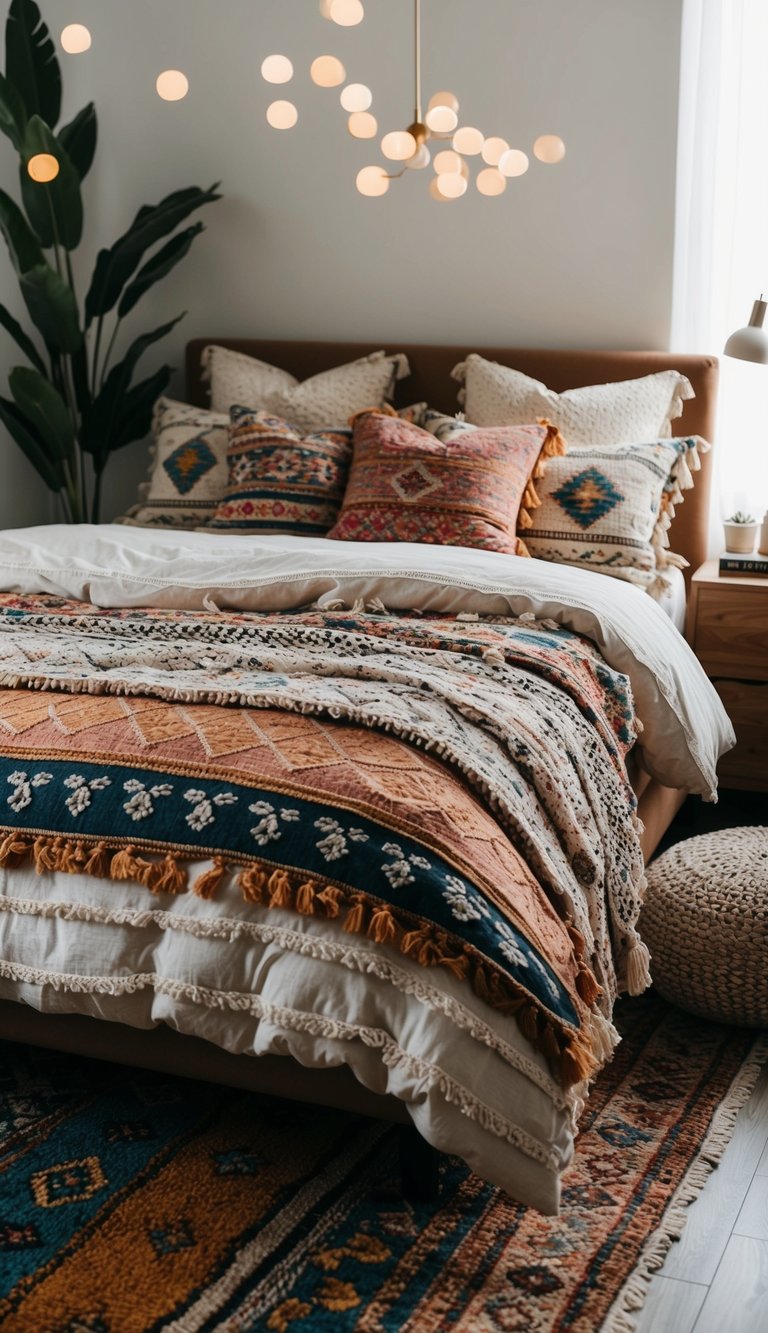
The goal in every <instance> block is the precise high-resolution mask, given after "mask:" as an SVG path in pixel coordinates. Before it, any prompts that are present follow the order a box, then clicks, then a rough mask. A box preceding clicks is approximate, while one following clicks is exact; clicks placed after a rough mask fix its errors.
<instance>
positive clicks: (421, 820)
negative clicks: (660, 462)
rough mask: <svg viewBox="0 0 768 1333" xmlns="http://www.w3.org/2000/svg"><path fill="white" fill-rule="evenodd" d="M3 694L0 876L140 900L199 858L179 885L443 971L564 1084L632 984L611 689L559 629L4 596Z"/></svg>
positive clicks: (636, 956) (636, 953) (616, 708)
mask: <svg viewBox="0 0 768 1333" xmlns="http://www.w3.org/2000/svg"><path fill="white" fill-rule="evenodd" d="M0 687H2V688H0V788H2V796H0V830H1V831H2V833H3V835H4V836H3V837H2V842H1V843H0V865H5V866H8V867H11V868H12V867H13V866H14V865H17V864H20V863H21V862H22V861H24V860H26V859H29V858H33V859H34V861H35V864H36V866H37V868H38V869H39V870H40V871H41V872H42V871H44V870H46V869H57V870H63V871H71V872H73V873H87V874H93V875H97V876H102V877H105V878H110V879H112V880H115V881H120V880H127V879H131V880H138V881H140V882H142V883H144V884H145V885H146V887H147V889H148V890H149V891H151V892H154V893H158V894H160V893H178V892H183V891H184V890H185V889H187V887H188V874H187V869H186V864H185V863H186V862H187V861H190V860H200V859H201V857H210V858H211V867H210V869H209V870H207V871H206V872H205V873H204V874H203V875H201V876H200V877H199V878H198V879H197V881H196V882H195V883H194V884H193V885H192V886H191V888H192V889H193V890H194V891H195V892H197V893H199V894H201V895H202V896H208V897H209V896H212V895H214V894H218V893H222V892H237V890H238V889H239V893H240V896H241V900H242V902H243V910H244V911H247V910H248V904H254V903H259V904H262V905H264V906H266V907H273V908H283V909H288V910H293V911H296V912H300V913H305V914H312V915H314V916H316V917H318V918H322V917H324V916H325V917H329V918H341V919H343V923H344V928H345V930H347V931H349V932H350V933H352V934H354V933H360V932H364V933H366V934H367V935H368V936H369V937H370V938H371V939H373V940H375V941H376V942H377V943H378V944H380V945H382V946H383V947H385V948H396V949H400V950H402V951H403V952H405V953H407V954H408V955H409V956H411V957H413V958H416V959H417V960H418V961H419V963H421V964H423V965H424V966H443V967H448V968H450V969H451V970H452V971H453V972H454V974H455V975H457V976H458V977H460V978H462V979H465V980H466V982H467V984H469V985H471V986H472V987H473V988H474V989H475V991H476V992H477V993H478V994H479V995H481V996H482V997H483V998H484V999H486V1000H487V1001H488V1002H489V1003H490V1004H491V1005H493V1006H495V1007H497V1008H499V1009H502V1010H504V1011H506V1012H510V1013H514V1014H515V1015H516V1017H517V1021H518V1023H519V1024H520V1027H521V1028H522V1030H523V1032H524V1033H525V1035H526V1036H527V1037H528V1038H529V1039H530V1040H531V1041H532V1042H533V1043H534V1045H535V1046H537V1047H538V1048H539V1049H540V1050H542V1051H544V1052H545V1054H546V1055H547V1057H548V1058H549V1059H550V1061H551V1063H552V1065H553V1067H554V1068H555V1069H556V1070H557V1072H558V1073H559V1075H560V1077H561V1079H562V1082H563V1084H564V1085H565V1086H569V1085H571V1084H572V1083H575V1082H578V1081H581V1080H582V1079H583V1078H585V1077H587V1076H589V1075H590V1074H591V1073H592V1072H593V1071H594V1069H595V1068H596V1066H597V1065H598V1064H599V1063H600V1061H601V1059H602V1058H603V1057H604V1056H605V1055H606V1054H607V1053H608V1050H609V1049H610V1045H611V1037H612V1034H611V1033H610V1032H609V1031H608V1030H607V1028H606V1024H605V1022H604V1021H602V1020H601V1019H600V1017H599V1013H598V1009H597V1005H596V1001H597V1000H598V999H600V1000H601V1007H602V1011H603V1013H604V1014H606V1015H609V1014H610V1002H611V1000H612V998H613V996H614V995H615V993H616V990H617V988H627V987H628V988H629V989H631V990H632V991H637V990H640V989H642V987H643V986H644V985H645V984H647V979H648V978H647V954H646V952H645V950H644V947H643V946H642V945H641V944H640V942H639V940H638V938H637V935H636V931H635V920H636V916H637V913H638V910H639V891H640V887H641V883H642V856H641V853H640V848H639V842H638V837H637V828H636V825H637V821H636V817H635V815H634V796H633V794H632V791H631V788H630V786H629V784H628V781H627V777H626V772H625V767H624V756H625V754H626V750H627V749H628V747H629V746H630V745H631V743H632V741H633V740H634V738H635V724H634V719H633V709H632V702H631V698H630V694H629V688H628V683H627V681H626V679H625V678H624V677H623V676H621V675H619V674H618V673H616V672H614V671H612V670H610V669H609V668H608V667H607V666H606V664H605V662H604V661H603V660H602V659H601V658H600V656H599V654H598V652H597V651H596V649H595V648H594V646H593V645H592V644H591V643H590V642H588V641H587V640H585V639H583V638H581V637H580V636H578V635H576V634H574V633H572V632H571V631H569V630H565V629H563V628H559V627H557V626H554V625H553V624H552V623H551V622H537V621H535V620H533V618H526V617H521V618H520V619H504V620H498V619H494V620H483V621H479V620H477V619H475V618H461V617H459V618H453V617H439V616H432V615H418V614H406V615H398V616H390V615H387V614H386V613H385V612H384V610H383V608H381V607H378V608H374V609H373V611H371V610H370V609H369V610H368V611H366V610H365V609H364V608H358V607H356V608H355V609H354V611H353V612H351V613H350V612H347V611H344V610H339V611H330V612H329V611H327V610H325V611H324V612H322V613H321V612H319V611H317V610H309V611H300V612H294V613H281V614H275V615H270V614H255V613H232V612H228V613H225V614H222V613H219V612H217V611H216V610H212V611H210V612H186V611H185V612H182V611H155V610H148V611H136V610H122V611H104V610H99V609H97V608H95V607H92V606H88V605H85V604H83V603H79V602H68V601H63V600H61V599H57V598H54V597H47V596H37V597H27V598H19V597H14V596H11V595H6V596H3V597H2V598H0ZM433 755H436V756H438V757H439V758H438V759H435V758H433V757H432V756H433ZM235 885H236V886H237V889H236V888H235ZM601 992H602V994H601Z"/></svg>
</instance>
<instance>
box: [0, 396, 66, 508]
mask: <svg viewBox="0 0 768 1333" xmlns="http://www.w3.org/2000/svg"><path fill="white" fill-rule="evenodd" d="M0 421H2V422H3V425H4V426H5V428H6V430H7V431H8V432H9V434H10V435H11V437H12V438H13V439H14V440H15V442H16V444H18V446H19V448H20V449H21V450H22V451H23V452H24V454H25V455H26V457H27V458H28V459H29V461H30V463H31V464H32V466H33V468H34V469H35V471H36V472H39V474H40V476H41V477H42V479H43V481H44V482H45V484H46V486H47V487H48V489H49V490H51V491H60V490H61V489H62V487H63V486H64V474H63V470H62V466H61V462H60V460H59V459H58V458H51V457H50V456H49V454H48V453H47V451H46V447H45V444H44V442H43V440H42V439H41V438H40V436H39V435H38V433H37V431H36V430H35V427H34V426H33V425H32V422H31V421H27V419H26V418H25V416H24V414H23V412H20V411H19V409H18V407H17V406H16V404H15V403H12V402H11V401H10V399H8V398H0Z"/></svg>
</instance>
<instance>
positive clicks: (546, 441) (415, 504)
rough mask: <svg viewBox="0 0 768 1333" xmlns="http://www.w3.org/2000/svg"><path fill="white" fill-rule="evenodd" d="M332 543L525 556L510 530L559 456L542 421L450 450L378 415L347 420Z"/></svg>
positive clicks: (523, 523)
mask: <svg viewBox="0 0 768 1333" xmlns="http://www.w3.org/2000/svg"><path fill="white" fill-rule="evenodd" d="M353 426H354V448H353V456H352V468H351V471H350V475H349V483H348V485H347V490H346V494H345V496H344V503H343V505H342V509H341V513H340V514H339V517H338V519H337V521H336V524H335V526H334V527H333V528H331V531H330V532H329V533H328V534H327V535H328V536H329V537H331V538H334V539H335V540H336V541H365V542H427V543H431V544H433V545H440V546H474V547H479V548H481V549H483V550H486V551H503V552H506V553H507V554H509V555H528V551H527V549H526V546H525V543H524V542H523V541H522V540H521V539H520V538H519V537H518V536H517V535H516V528H517V527H518V526H520V527H523V528H524V527H527V526H529V525H530V518H529V516H528V513H527V511H528V510H529V509H531V508H535V507H536V505H538V503H539V499H538V496H537V495H536V490H535V487H534V484H533V483H534V480H535V478H536V477H537V476H541V475H542V474H543V470H544V460H545V459H546V458H547V457H548V456H550V455H552V454H561V453H565V444H564V442H563V440H562V437H561V436H560V434H559V433H558V431H557V429H556V427H554V426H551V425H550V424H549V422H542V423H541V424H539V425H533V426H495V427H491V428H488V429H480V430H475V431H467V432H466V433H464V434H462V435H460V436H459V437H458V438H456V439H453V440H451V442H450V443H449V444H444V443H443V442H442V441H440V440H437V439H435V437H434V436H433V435H430V434H429V432H428V431H425V430H421V429H420V427H418V426H415V425H413V424H411V423H410V422H405V421H401V420H399V419H398V418H397V417H395V416H389V415H384V414H382V413H380V412H373V411H371V412H363V413H360V415H359V416H357V417H355V418H354V419H353Z"/></svg>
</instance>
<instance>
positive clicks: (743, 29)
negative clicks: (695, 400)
mask: <svg viewBox="0 0 768 1333" xmlns="http://www.w3.org/2000/svg"><path fill="white" fill-rule="evenodd" d="M767 69H768V0H683V33H682V69H681V84H680V119H679V144H678V179H677V219H676V236H675V288H674V299H673V309H672V348H673V350H675V351H681V352H683V351H686V352H715V353H716V354H720V352H721V350H722V347H723V344H724V342H725V339H726V338H727V336H728V334H729V333H731V332H732V331H733V330H734V329H736V328H741V327H742V326H743V325H744V324H746V323H747V321H748V319H749V315H750V312H751V309H752V302H753V300H755V298H756V297H758V296H759V295H760V294H761V292H765V293H766V294H768V93H766V74H767ZM720 364H721V380H720V410H719V417H718V429H717V450H716V454H715V464H716V467H715V478H714V487H713V493H714V494H713V507H712V525H711V531H710V549H711V552H712V553H713V554H714V553H715V552H717V551H718V550H720V549H722V528H721V524H720V519H721V516H722V513H723V511H724V510H725V509H730V508H733V507H738V508H745V507H747V508H750V509H752V510H753V511H755V510H756V511H758V515H757V516H758V517H761V516H762V514H763V513H764V512H765V510H766V508H768V366H758V365H753V364H750V363H748V362H743V361H735V360H733V359H732V358H730V357H724V358H723V359H722V361H721V363H720Z"/></svg>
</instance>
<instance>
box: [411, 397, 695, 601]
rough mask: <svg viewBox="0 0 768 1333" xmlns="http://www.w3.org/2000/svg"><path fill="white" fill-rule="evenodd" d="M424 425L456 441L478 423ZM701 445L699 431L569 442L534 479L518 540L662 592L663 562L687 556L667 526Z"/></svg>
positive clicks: (437, 420)
mask: <svg viewBox="0 0 768 1333" xmlns="http://www.w3.org/2000/svg"><path fill="white" fill-rule="evenodd" d="M425 426H426V429H427V430H429V431H430V432H431V433H432V434H434V435H435V436H436V437H437V438H438V439H440V440H442V441H443V442H444V443H446V444H447V445H450V444H451V443H453V444H454V445H456V444H459V445H461V444H463V443H464V441H465V439H466V438H467V433H468V432H478V433H479V432H480V430H481V428H480V427H478V426H473V425H472V424H471V423H470V422H468V421H462V420H460V419H458V418H456V417H447V416H443V415H442V414H441V413H439V412H431V411H428V412H427V413H426V414H425ZM708 450H709V445H708V444H707V442H706V440H702V439H701V438H700V437H699V436H688V437H686V438H680V439H672V440H654V441H652V442H651V443H649V444H618V445H612V446H608V445H606V446H604V447H602V448H599V449H597V448H595V449H586V448H583V449H577V450H574V452H573V453H569V454H567V455H565V456H563V455H561V456H558V457H556V458H552V459H551V460H550V462H549V464H548V466H547V470H546V473H545V474H544V476H543V477H542V478H541V479H540V481H539V482H538V484H537V488H536V489H537V492H538V497H539V500H540V504H539V505H537V506H536V507H535V508H534V509H533V510H532V511H531V512H530V513H529V515H528V521H529V523H530V526H529V527H527V528H526V532H525V540H526V543H527V546H528V550H529V552H530V554H531V555H532V556H535V557H536V558H537V559H539V560H552V561H554V562H555V563H557V564H561V565H582V566H583V567H584V568H587V569H594V570H597V571H598V572H599V573H601V574H611V575H613V576H614V577H615V578H621V579H625V580H627V581H628V582H630V583H636V584H638V585H639V586H640V587H643V588H645V589H646V590H647V591H648V592H650V593H651V594H652V595H654V596H658V595H660V594H661V593H663V592H664V590H665V588H666V584H667V581H666V579H665V578H664V570H665V569H667V568H669V567H670V566H673V565H674V566H676V567H677V568H679V569H684V568H685V567H686V565H687V563H688V562H687V561H686V560H684V559H683V557H682V556H681V555H677V554H675V552H674V551H670V550H669V549H668V547H669V537H668V536H667V529H668V528H669V526H670V524H671V522H672V519H673V517H674V514H675V505H676V504H678V503H680V501H682V500H683V498H684V496H683V491H686V490H690V489H691V487H692V486H693V476H692V473H694V472H696V471H698V469H699V468H700V467H701V463H700V461H699V454H701V453H707V452H708Z"/></svg>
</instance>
